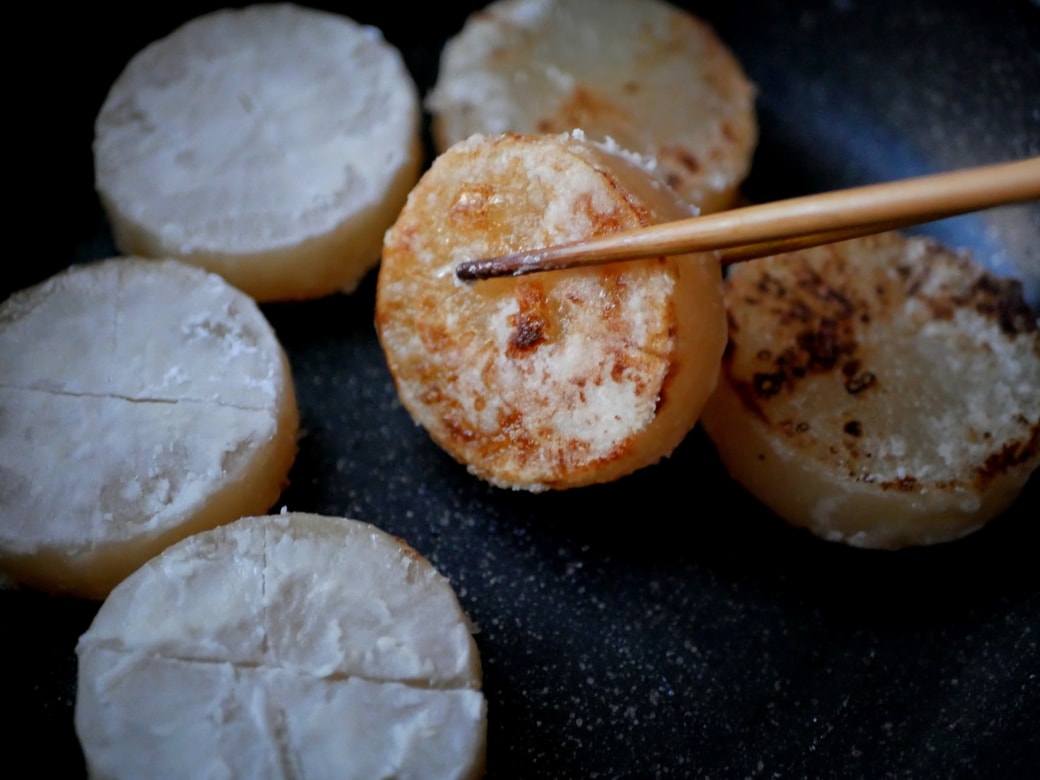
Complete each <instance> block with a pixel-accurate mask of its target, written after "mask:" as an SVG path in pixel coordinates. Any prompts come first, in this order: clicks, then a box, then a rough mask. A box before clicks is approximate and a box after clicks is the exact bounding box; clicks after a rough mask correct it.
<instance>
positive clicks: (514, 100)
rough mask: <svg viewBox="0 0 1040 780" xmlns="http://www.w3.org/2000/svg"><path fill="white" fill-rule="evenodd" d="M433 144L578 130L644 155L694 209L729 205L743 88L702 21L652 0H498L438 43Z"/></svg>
mask: <svg viewBox="0 0 1040 780" xmlns="http://www.w3.org/2000/svg"><path fill="white" fill-rule="evenodd" d="M427 105H428V106H429V107H430V109H431V110H432V112H433V115H434V123H433V132H434V140H435V141H436V143H437V146H438V148H439V149H440V150H441V151H443V150H445V149H447V148H448V147H449V146H451V145H452V144H453V143H456V142H458V141H461V140H463V139H464V138H467V137H468V136H469V135H471V134H472V133H484V134H489V135H491V134H496V133H501V132H505V131H515V132H521V133H559V132H569V131H571V130H574V129H581V130H584V131H585V133H586V134H587V135H588V136H589V138H592V139H594V140H598V141H605V140H606V139H607V138H611V139H613V140H614V141H615V142H616V143H617V144H619V145H620V146H622V147H624V148H625V149H630V150H631V151H633V152H638V153H640V154H643V155H647V156H649V157H652V158H653V159H654V160H655V161H656V173H657V174H658V175H659V176H661V177H662V178H663V179H664V180H665V181H667V182H668V184H669V185H671V186H672V187H673V188H674V189H675V191H676V192H677V193H679V195H680V196H681V197H682V198H683V199H684V200H685V201H687V202H688V203H690V204H692V205H694V206H696V207H698V208H700V209H701V210H702V211H704V212H708V211H717V210H719V209H722V208H726V207H727V206H729V205H731V204H732V203H733V201H734V199H735V198H736V195H737V188H738V186H739V185H740V183H741V182H742V181H743V179H744V177H745V176H746V175H747V172H748V169H749V167H750V165H751V155H752V153H753V151H754V147H755V143H756V141H757V137H758V131H757V123H756V119H755V113H754V88H753V86H752V85H751V83H750V82H749V81H748V79H747V77H746V76H745V74H744V71H743V69H742V68H741V66H740V63H739V62H738V61H737V60H736V58H735V57H734V56H733V55H732V53H731V52H730V51H729V50H728V49H727V48H726V46H725V45H724V44H723V43H722V42H721V41H720V40H719V38H718V36H716V34H715V33H714V31H713V30H711V28H709V27H708V26H707V25H706V24H704V22H702V21H701V20H699V19H697V18H696V17H694V16H692V15H691V14H689V13H687V12H685V11H682V10H680V9H678V8H675V7H674V6H672V5H669V4H667V3H663V2H658V0H649V1H647V0H609V1H608V2H602V1H601V0H499V2H494V3H491V4H490V5H488V6H487V7H485V8H482V9H481V10H480V11H478V12H477V13H474V14H473V15H472V16H471V17H470V18H469V19H468V20H467V21H466V24H465V26H464V27H463V28H462V31H461V32H459V33H458V35H456V36H455V37H454V38H452V39H451V40H449V41H448V43H447V44H446V45H445V47H444V52H443V54H442V56H441V63H440V71H439V73H438V77H437V84H436V86H435V87H434V89H433V91H432V92H431V94H430V96H429V98H428V99H427Z"/></svg>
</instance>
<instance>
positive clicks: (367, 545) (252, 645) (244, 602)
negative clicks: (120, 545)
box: [75, 514, 486, 780]
mask: <svg viewBox="0 0 1040 780" xmlns="http://www.w3.org/2000/svg"><path fill="white" fill-rule="evenodd" d="M76 652H77V654H78V656H79V677H78V688H77V693H76V712H75V725H76V733H77V735H78V736H79V739H80V743H81V744H82V746H83V752H84V756H85V758H86V761H87V767H88V770H89V772H90V775H91V776H92V777H98V778H101V777H104V778H113V779H116V778H128V780H129V779H131V778H141V777H163V778H198V777H242V778H279V777H306V778H309V780H322V779H323V778H329V780H333V779H335V780H347V779H349V778H358V779H359V780H368V778H374V777H394V778H401V779H402V780H404V779H405V778H423V779H424V780H425V779H426V778H430V779H431V780H435V779H436V778H472V777H478V776H479V775H480V774H481V773H482V771H483V767H484V746H485V735H486V704H485V701H484V697H483V695H482V694H481V692H480V686H481V668H480V659H479V656H478V653H477V648H476V645H475V643H474V642H473V638H472V636H471V627H470V625H469V623H468V621H467V619H466V616H465V614H464V613H463V611H462V609H461V607H460V606H459V603H458V600H457V599H456V597H455V593H454V592H453V590H452V588H451V585H450V583H449V582H448V581H447V580H446V579H445V578H444V577H443V576H441V575H440V574H438V573H437V571H436V570H434V568H433V567H432V566H431V565H430V564H429V562H428V561H427V560H426V559H425V558H423V557H421V556H420V555H419V554H418V553H417V552H416V551H415V550H413V549H412V548H411V547H409V546H408V545H407V544H405V543H404V542H402V541H401V540H399V539H396V538H394V537H392V536H390V535H389V534H386V533H384V532H383V531H381V530H379V529H377V528H375V527H374V526H371V525H368V524H366V523H360V522H357V521H354V520H345V519H342V518H334V517H322V516H318V515H305V514H283V515H278V516H270V517H250V518H246V519H243V520H240V521H238V522H235V523H232V524H231V525H227V526H222V527H220V528H216V529H214V530H212V531H208V532H204V533H200V534H197V535H195V536H192V537H190V538H188V539H185V540H183V541H182V542H180V543H178V544H176V545H174V546H173V547H170V548H169V549H167V550H166V551H165V552H164V553H163V554H162V555H160V556H158V557H157V558H155V559H153V560H151V561H149V562H148V563H147V564H146V565H145V566H143V567H142V568H141V569H140V570H138V571H137V572H135V573H134V574H133V575H132V576H130V577H129V578H127V579H126V580H125V581H124V582H123V583H121V584H120V585H119V586H118V587H117V588H116V589H115V590H114V591H113V592H112V595H111V596H110V597H109V599H108V600H107V601H106V602H105V603H104V604H103V605H102V607H101V610H100V611H99V612H98V614H97V617H96V618H95V619H94V622H93V623H92V625H91V626H90V628H89V629H88V630H87V632H86V633H85V634H84V635H83V636H82V637H81V638H80V640H79V644H78V646H77V648H76Z"/></svg>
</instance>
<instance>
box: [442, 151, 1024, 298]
mask: <svg viewBox="0 0 1040 780" xmlns="http://www.w3.org/2000/svg"><path fill="white" fill-rule="evenodd" d="M1034 199H1040V157H1031V158H1028V159H1025V160H1019V161H1016V162H1009V163H999V164H996V165H985V166H981V167H977V168H968V169H965V170H961V171H954V172H952V173H939V174H932V175H928V176H918V177H915V178H910V179H902V180H899V181H893V182H887V183H884V184H871V185H867V186H864V187H853V188H851V189H845V190H837V191H834V192H827V193H822V194H819V195H807V196H803V197H799V198H789V199H787V200H780V201H776V202H774V203H765V204H761V205H756V206H747V207H745V208H739V209H733V210H731V211H723V212H719V213H716V214H709V215H706V216H702V217H691V218H689V219H682V220H678V221H676V222H665V223H663V224H660V225H651V226H649V227H645V228H637V229H635V230H628V231H624V232H620V233H610V234H607V235H603V236H597V237H595V238H589V239H585V240H582V241H574V242H571V243H567V244H558V245H556V246H551V247H546V248H542V249H531V250H527V251H523V252H513V253H511V254H507V255H502V256H500V257H492V258H488V259H478V260H472V261H467V262H463V263H460V264H459V265H458V266H457V267H456V269H455V273H456V275H457V276H458V278H459V279H462V280H464V281H473V280H477V279H490V278H492V277H496V276H521V275H524V274H531V273H538V272H541V271H554V270H560V269H564V268H576V267H579V266H587V265H598V264H601V263H612V262H616V261H620V260H636V259H640V258H647V257H658V256H663V255H680V254H688V253H691V252H715V253H716V254H717V256H718V257H719V259H720V260H721V261H722V262H723V263H733V262H738V261H741V260H749V259H751V258H755V257H763V256H766V255H771V254H777V253H779V252H786V251H791V250H793V249H803V248H807V247H811V246H819V245H820V244H828V243H832V242H834V241H841V240H844V239H848V238H855V237H858V236H864V235H869V234H871V233H882V232H885V231H886V230H895V229H898V228H904V227H909V226H911V225H917V224H921V223H922V222H931V221H933V220H937V219H944V218H946V217H953V216H956V215H958V214H966V213H968V212H970V211H979V210H981V209H987V208H992V207H994V206H1001V205H1006V204H1009V203H1019V202H1022V201H1027V200H1034Z"/></svg>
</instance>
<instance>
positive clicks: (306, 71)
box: [94, 4, 422, 300]
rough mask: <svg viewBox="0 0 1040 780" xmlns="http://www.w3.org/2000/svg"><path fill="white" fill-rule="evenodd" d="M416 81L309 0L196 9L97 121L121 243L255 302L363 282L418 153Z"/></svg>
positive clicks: (139, 66)
mask: <svg viewBox="0 0 1040 780" xmlns="http://www.w3.org/2000/svg"><path fill="white" fill-rule="evenodd" d="M420 120H421V109H420V106H419V97H418V92H417V89H416V87H415V84H414V82H413V81H412V78H411V76H410V75H409V73H408V71H407V70H406V68H405V65H404V61H403V59H402V57H401V55H400V53H399V52H398V51H397V50H396V49H395V48H394V47H393V46H391V45H390V44H388V43H387V42H386V41H385V40H384V39H383V37H382V35H381V33H380V32H379V31H378V30H376V29H375V28H372V27H364V26H362V25H359V24H357V23H355V22H354V21H352V20H350V19H348V18H346V17H343V16H339V15H336V14H332V13H326V12H323V11H318V10H314V9H308V8H303V7H300V6H295V5H289V4H280V5H255V6H249V7H246V8H242V9H225V10H220V11H216V12H213V13H210V14H207V15H205V16H201V17H199V18H197V19H194V20H192V21H190V22H188V23H187V24H185V25H183V26H182V27H180V28H179V29H177V30H175V31H174V32H173V33H171V34H170V35H169V36H167V37H165V38H162V39H160V40H158V41H155V42H154V43H152V44H151V45H149V46H147V47H146V48H145V49H143V50H142V51H140V52H139V53H138V54H137V55H136V56H134V57H133V59H131V60H130V62H129V64H128V65H127V66H126V69H125V70H124V71H123V72H122V74H121V75H120V76H119V78H118V79H117V80H116V81H115V83H114V84H113V85H112V88H111V91H110V92H109V94H108V97H107V98H106V100H105V102H104V105H103V106H102V107H101V111H100V113H99V114H98V117H97V121H96V125H95V138H94V159H95V169H96V186H97V190H98V193H99V195H100V197H101V202H102V205H103V206H104V208H105V211H106V213H107V214H108V217H109V221H110V222H111V225H112V229H113V233H114V235H115V239H116V244H117V245H118V246H119V248H120V249H121V250H122V251H123V252H124V253H125V254H135V255H142V256H147V257H176V258H179V259H181V260H184V261H186V262H189V263H192V264H195V265H199V266H202V267H204V268H207V269H209V270H211V271H214V272H216V273H219V274H221V275H222V276H224V277H225V278H226V279H228V281H230V282H231V283H232V284H234V285H235V286H237V287H239V288H240V289H242V290H244V291H246V292H247V293H249V294H250V295H252V296H253V297H254V298H256V299H257V300H278V299H299V298H313V297H317V296H321V295H326V294H329V293H332V292H335V291H337V290H352V289H353V288H354V287H356V285H357V284H358V283H359V282H360V280H361V279H362V277H363V276H364V275H365V273H366V272H368V271H369V270H370V269H371V268H372V267H373V266H374V265H375V264H376V263H377V262H378V259H379V251H380V248H381V244H382V237H383V232H384V231H385V230H386V229H387V228H388V227H389V226H390V224H391V223H392V222H393V221H394V218H395V217H396V216H397V212H398V211H399V210H400V208H401V206H402V204H403V203H404V199H405V197H406V195H407V194H408V190H409V189H410V188H411V187H412V185H413V184H414V183H415V181H416V179H417V178H418V175H419V170H420V166H421V164H422V147H421V138H420Z"/></svg>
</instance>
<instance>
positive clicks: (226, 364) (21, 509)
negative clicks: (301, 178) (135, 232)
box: [0, 259, 298, 598]
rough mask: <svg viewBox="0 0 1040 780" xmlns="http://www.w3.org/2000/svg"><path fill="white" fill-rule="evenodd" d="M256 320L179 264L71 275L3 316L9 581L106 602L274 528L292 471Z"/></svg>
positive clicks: (18, 297) (268, 339)
mask: <svg viewBox="0 0 1040 780" xmlns="http://www.w3.org/2000/svg"><path fill="white" fill-rule="evenodd" d="M297 424H298V422H297V410H296V398H295V394H294V391H293V385H292V376H291V374H290V372H289V365H288V363H287V361H286V358H285V355H284V353H283V351H282V348H281V346H280V345H279V343H278V341H277V338H276V337H275V334H274V332H273V330H272V329H271V326H270V325H269V324H268V322H267V320H266V319H264V316H263V315H262V314H261V313H260V311H259V309H257V307H256V304H255V303H254V302H253V301H252V300H251V299H250V298H249V297H248V296H246V295H245V294H244V293H242V292H240V291H239V290H236V289H235V288H233V287H231V286H230V285H229V284H227V283H226V282H225V281H224V280H222V279H221V278H219V277H217V276H215V275H213V274H209V273H207V272H205V271H203V270H201V269H198V268H194V267H192V266H188V265H184V264H182V263H179V262H176V261H173V260H160V261H157V260H140V259H111V260H106V261H104V262H100V263H94V264H90V265H82V266H74V267H72V268H71V269H69V270H67V271H65V272H63V273H61V274H58V275H57V276H55V277H52V278H51V279H49V280H48V281H46V282H43V283H42V284H40V285H38V286H36V287H32V288H29V289H28V290H24V291H22V292H19V293H16V294H15V295H13V296H11V297H10V298H9V299H8V300H7V301H5V302H4V303H3V304H2V305H0V575H3V576H6V577H7V578H8V579H10V580H12V581H14V582H16V583H23V584H27V585H31V586H35V587H38V588H42V589H45V590H49V591H56V592H65V593H71V594H76V595H80V596H87V597H92V598H102V597H104V596H105V595H106V594H107V593H108V591H109V590H110V589H111V588H112V586H113V585H115V584H116V583H117V582H119V581H120V580H121V579H123V578H124V577H125V576H126V575H128V574H129V573H130V572H132V571H133V570H134V569H136V568H137V567H138V566H140V565H141V564H142V563H144V562H145V561H146V560H148V559H149V558H150V557H152V556H153V555H155V554H156V553H158V552H159V551H160V550H162V549H163V548H164V547H166V546H167V545H169V544H170V543H172V542H174V541H176V540H178V539H180V538H182V537H184V536H186V535H188V534H190V533H194V532H195V531H200V530H203V529H206V528H211V527H213V526H215V525H217V524H218V523H226V522H230V521H231V520H235V519H237V518H239V517H242V516H244V515H249V514H256V513H258V512H265V511H267V510H268V509H270V507H271V506H272V505H273V504H274V503H275V501H276V500H277V499H278V496H279V494H280V492H281V490H282V489H283V487H284V486H285V484H286V480H287V476H288V473H289V468H290V466H291V465H292V462H293V459H294V457H295V455H296V433H297Z"/></svg>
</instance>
